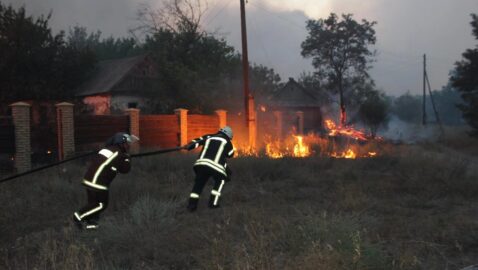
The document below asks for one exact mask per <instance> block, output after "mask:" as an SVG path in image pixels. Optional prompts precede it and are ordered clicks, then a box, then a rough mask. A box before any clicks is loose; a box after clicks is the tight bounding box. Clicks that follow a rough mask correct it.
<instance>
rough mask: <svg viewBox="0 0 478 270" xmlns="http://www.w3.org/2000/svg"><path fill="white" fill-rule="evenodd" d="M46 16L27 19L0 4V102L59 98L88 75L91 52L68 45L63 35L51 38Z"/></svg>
mask: <svg viewBox="0 0 478 270" xmlns="http://www.w3.org/2000/svg"><path fill="white" fill-rule="evenodd" d="M50 16H51V14H50V15H48V16H46V17H45V16H43V15H42V16H40V17H38V18H34V17H33V16H27V15H26V10H25V8H24V7H21V8H19V9H18V10H15V9H13V8H12V7H11V6H8V7H7V6H5V5H3V4H2V3H0V89H1V90H0V91H1V92H0V99H1V100H2V101H13V100H19V99H60V98H67V97H71V96H72V95H73V92H72V90H73V89H74V88H75V87H77V86H78V84H79V83H81V82H82V81H83V80H84V79H85V78H86V77H87V76H88V75H89V72H90V71H91V69H92V68H93V66H94V63H95V61H96V59H95V56H94V54H93V53H92V51H90V50H88V49H78V48H75V47H71V46H68V44H66V43H65V41H64V33H63V32H60V33H59V34H56V35H54V34H53V33H52V31H51V29H50V27H49V25H48V21H49V19H50Z"/></svg>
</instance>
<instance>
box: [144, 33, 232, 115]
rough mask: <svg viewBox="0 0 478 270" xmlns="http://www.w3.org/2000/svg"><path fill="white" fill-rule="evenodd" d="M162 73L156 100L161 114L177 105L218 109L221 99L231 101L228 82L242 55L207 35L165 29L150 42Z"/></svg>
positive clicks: (151, 38) (147, 45)
mask: <svg viewBox="0 0 478 270" xmlns="http://www.w3.org/2000/svg"><path fill="white" fill-rule="evenodd" d="M145 48H146V50H147V51H150V52H151V54H152V57H153V59H154V60H155V62H156V65H157V67H158V71H159V78H158V81H157V89H159V90H157V91H156V92H154V93H151V94H152V98H153V99H154V100H156V101H157V103H156V105H157V106H161V107H159V108H157V110H158V111H170V110H172V109H174V108H175V107H177V106H181V107H185V108H189V109H190V110H192V111H196V112H197V111H203V110H205V111H210V110H213V109H216V108H217V107H216V106H217V103H216V102H217V100H218V98H219V99H220V100H227V98H228V97H229V96H228V93H223V92H221V90H222V89H224V80H225V79H226V78H228V77H231V76H232V75H233V71H234V67H235V65H237V63H238V62H239V56H238V55H237V54H236V53H235V51H234V48H233V47H231V46H229V45H227V43H226V42H225V41H224V40H219V39H216V38H215V37H214V36H211V35H208V34H206V33H198V32H196V33H190V32H173V31H170V30H166V29H161V30H160V31H159V32H157V33H155V34H154V35H153V36H149V37H147V39H146V44H145Z"/></svg>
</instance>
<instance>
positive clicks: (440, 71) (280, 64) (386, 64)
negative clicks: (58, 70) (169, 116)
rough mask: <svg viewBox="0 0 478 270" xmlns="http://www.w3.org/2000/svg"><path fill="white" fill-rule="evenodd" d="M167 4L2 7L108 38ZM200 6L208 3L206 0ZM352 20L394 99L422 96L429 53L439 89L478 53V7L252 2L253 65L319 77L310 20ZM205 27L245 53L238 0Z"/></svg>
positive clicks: (139, 0)
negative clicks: (469, 53) (148, 9)
mask: <svg viewBox="0 0 478 270" xmlns="http://www.w3.org/2000/svg"><path fill="white" fill-rule="evenodd" d="M160 1H162V0H156V1H153V0H41V1H38V0H6V1H5V0H4V1H3V2H4V3H5V2H6V3H8V4H12V5H13V6H14V7H19V6H22V5H24V6H25V7H26V9H27V12H28V13H29V14H33V15H40V14H47V13H49V12H50V11H51V12H52V18H51V20H50V25H51V26H52V28H53V30H54V31H59V30H67V29H68V28H69V27H71V26H75V25H81V26H86V27H87V28H88V30H91V31H96V30H100V31H102V33H103V35H104V37H106V36H109V35H113V36H115V37H119V36H127V35H128V30H129V29H131V28H132V27H133V26H134V25H136V24H137V21H136V13H137V9H138V7H139V5H140V4H144V3H148V4H149V5H151V6H152V7H155V6H159V4H158V3H159V2H160ZM201 1H202V0H201ZM331 12H334V13H336V14H343V13H351V14H353V17H354V19H356V20H362V19H366V20H368V21H376V22H377V25H376V26H375V27H374V29H375V30H376V37H377V43H376V45H375V46H374V47H373V49H375V50H377V56H376V58H375V62H374V63H373V68H372V70H371V71H370V74H371V76H372V78H373V79H374V80H375V82H376V85H377V87H378V88H380V89H382V90H384V91H385V92H386V93H387V94H390V95H400V94H403V93H405V92H406V91H410V93H412V94H419V93H421V91H422V73H423V60H422V59H423V54H425V53H426V54H427V66H428V77H429V79H430V84H431V86H432V88H433V89H441V87H442V86H444V85H446V84H447V82H448V78H449V72H450V70H451V69H453V67H454V63H455V61H457V60H459V59H461V54H462V53H463V52H464V51H465V50H466V49H467V48H473V47H474V46H476V44H477V41H476V40H475V39H474V38H473V37H472V35H471V26H470V21H471V17H470V13H478V0H248V3H247V4H246V13H247V31H248V43H249V44H248V47H249V61H250V62H252V63H256V64H262V65H266V66H268V67H270V68H273V69H274V70H275V71H276V72H277V73H279V75H280V76H281V78H282V80H283V81H286V80H287V79H288V78H289V77H293V78H296V79H297V78H298V77H299V75H300V74H301V73H302V72H313V67H312V64H311V59H304V58H303V57H302V56H301V54H300V52H301V47H300V45H301V43H302V42H303V41H304V40H305V39H306V37H307V31H306V29H305V25H306V21H307V20H309V19H314V20H316V19H320V18H326V17H328V15H329V14H330V13H331ZM202 26H203V28H204V29H206V30H208V31H212V32H215V33H216V34H217V35H219V36H221V37H224V38H225V39H226V40H227V41H228V42H229V44H230V45H232V46H234V47H235V48H236V49H237V50H238V51H240V50H241V36H240V14H239V0H208V1H207V10H206V13H205V14H204V16H203V19H202Z"/></svg>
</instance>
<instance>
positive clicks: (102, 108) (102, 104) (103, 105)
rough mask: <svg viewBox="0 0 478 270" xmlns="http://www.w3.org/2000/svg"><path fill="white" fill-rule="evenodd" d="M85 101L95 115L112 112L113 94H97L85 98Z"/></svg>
mask: <svg viewBox="0 0 478 270" xmlns="http://www.w3.org/2000/svg"><path fill="white" fill-rule="evenodd" d="M83 103H84V104H86V105H87V106H88V109H89V110H91V112H92V114H94V115H106V114H110V113H111V110H110V108H111V96H110V95H95V96H89V97H84V98H83Z"/></svg>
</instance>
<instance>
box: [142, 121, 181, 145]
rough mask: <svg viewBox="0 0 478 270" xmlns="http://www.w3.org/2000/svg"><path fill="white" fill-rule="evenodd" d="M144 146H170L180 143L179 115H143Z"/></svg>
mask: <svg viewBox="0 0 478 270" xmlns="http://www.w3.org/2000/svg"><path fill="white" fill-rule="evenodd" d="M139 133H140V143H141V146H142V147H153V148H156V147H160V148H169V147H174V146H178V145H179V123H178V116H177V115H174V114H173V115H141V116H140V118H139Z"/></svg>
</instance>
